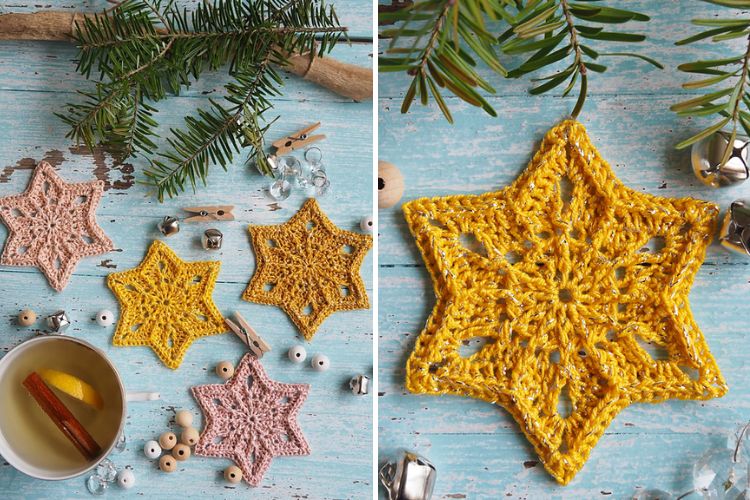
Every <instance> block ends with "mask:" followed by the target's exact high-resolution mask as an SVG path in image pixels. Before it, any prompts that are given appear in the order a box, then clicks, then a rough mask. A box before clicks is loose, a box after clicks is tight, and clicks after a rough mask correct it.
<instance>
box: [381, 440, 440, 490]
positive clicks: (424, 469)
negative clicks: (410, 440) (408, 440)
mask: <svg viewBox="0 0 750 500" xmlns="http://www.w3.org/2000/svg"><path fill="white" fill-rule="evenodd" d="M436 477H437V471H436V470H435V466H434V465H432V464H431V463H430V461H429V460H427V459H426V458H424V457H421V456H419V455H417V454H416V453H412V452H410V451H402V452H400V453H399V455H398V457H397V460H396V462H395V463H394V462H388V463H386V464H385V465H384V466H383V467H382V468H381V469H380V482H381V483H383V486H385V489H386V490H388V499H389V500H430V499H431V498H432V490H433V488H434V487H435V478H436Z"/></svg>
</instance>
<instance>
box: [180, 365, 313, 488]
mask: <svg viewBox="0 0 750 500" xmlns="http://www.w3.org/2000/svg"><path fill="white" fill-rule="evenodd" d="M309 390H310V386H309V385H307V384H283V383H281V382H276V381H274V380H271V379H269V378H268V375H266V372H265V371H263V367H262V366H261V364H260V361H259V360H258V358H256V357H255V356H254V355H253V354H251V353H248V354H246V355H245V357H243V358H242V361H240V364H239V366H238V367H237V370H236V371H235V373H234V376H233V377H232V378H231V379H229V381H227V382H226V383H224V384H211V385H199V386H196V387H193V389H192V391H193V396H194V397H195V399H196V400H197V401H198V404H199V405H200V407H201V409H202V410H203V414H204V415H205V425H204V428H203V431H202V432H201V434H200V439H199V440H198V443H197V444H196V445H195V454H196V455H201V456H204V457H223V458H229V459H231V460H233V461H234V462H235V463H236V464H237V466H238V467H239V468H240V469H241V470H242V477H243V479H245V480H246V481H247V482H248V483H250V484H251V485H253V486H258V484H259V483H260V481H261V479H263V475H264V474H265V473H266V470H268V468H269V467H270V466H271V460H272V459H273V458H274V457H281V456H292V455H309V454H310V446H309V445H308V444H307V441H305V436H304V435H303V434H302V430H301V429H300V428H299V425H298V424H297V420H296V417H297V412H298V411H299V409H300V407H302V403H304V402H305V399H306V398H307V393H308V391H309Z"/></svg>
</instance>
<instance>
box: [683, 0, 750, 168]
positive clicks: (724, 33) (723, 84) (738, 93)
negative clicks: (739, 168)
mask: <svg viewBox="0 0 750 500" xmlns="http://www.w3.org/2000/svg"><path fill="white" fill-rule="evenodd" d="M703 1H705V2H708V3H712V4H714V5H718V6H722V7H729V8H733V9H745V10H746V9H750V1H749V0H703ZM693 24H695V25H696V26H703V27H707V28H708V29H706V30H704V31H702V32H700V33H698V34H695V35H693V36H690V37H688V38H685V39H683V40H680V41H679V42H677V45H687V44H690V43H693V42H697V41H699V40H706V39H709V40H711V41H712V42H722V41H725V40H732V39H736V38H744V39H745V40H746V43H745V45H744V48H745V50H744V52H743V53H739V54H736V55H734V56H731V57H724V58H721V59H705V60H699V61H694V62H690V63H685V64H681V65H680V66H678V69H680V70H681V71H684V72H686V73H689V74H697V75H704V76H702V77H700V79H699V80H693V81H690V82H687V83H684V84H683V85H682V87H683V88H685V89H706V90H705V93H704V94H702V95H700V96H697V97H693V98H690V99H688V100H686V101H683V102H681V103H679V104H675V105H673V106H672V107H671V108H670V109H672V111H675V112H676V113H677V114H678V115H680V116H694V117H703V116H716V119H717V121H715V123H713V124H712V125H710V126H709V127H707V128H705V129H703V130H701V131H700V132H698V133H697V134H695V135H694V136H692V137H689V138H687V139H685V140H684V141H682V142H680V143H679V144H678V145H677V148H678V149H682V148H686V147H688V146H690V145H691V144H693V143H695V142H698V141H700V140H701V139H703V138H705V137H708V136H710V135H711V134H714V133H716V132H718V131H719V130H721V129H723V128H724V127H726V126H727V125H730V126H731V128H732V132H731V137H730V140H729V141H728V147H727V148H726V150H725V152H724V155H725V158H724V161H726V159H728V157H729V155H730V154H731V153H732V148H731V147H729V146H731V145H732V144H734V139H735V137H736V136H737V126H738V124H739V125H740V126H741V127H742V128H743V130H744V131H745V134H747V135H749V136H750V88H748V86H749V85H748V64H750V18H731V19H717V18H710V19H693Z"/></svg>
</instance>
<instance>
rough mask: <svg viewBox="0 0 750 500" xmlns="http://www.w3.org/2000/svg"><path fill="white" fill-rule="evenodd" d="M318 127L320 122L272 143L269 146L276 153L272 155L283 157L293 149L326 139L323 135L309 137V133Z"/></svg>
mask: <svg viewBox="0 0 750 500" xmlns="http://www.w3.org/2000/svg"><path fill="white" fill-rule="evenodd" d="M318 127H320V122H317V123H314V124H312V125H310V126H309V127H307V128H303V129H302V130H298V131H297V132H295V133H293V134H290V135H288V136H286V137H284V138H283V139H279V140H278V141H274V142H273V143H271V145H272V146H273V147H274V148H276V152H275V153H274V154H275V155H276V156H284V155H287V154H289V153H291V152H292V151H294V150H295V149H299V148H301V147H304V146H307V145H308V144H312V143H313V142H317V141H322V140H323V139H325V138H326V136H325V135H323V134H319V135H310V132H312V131H313V130H315V129H316V128H318Z"/></svg>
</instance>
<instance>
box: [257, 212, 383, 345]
mask: <svg viewBox="0 0 750 500" xmlns="http://www.w3.org/2000/svg"><path fill="white" fill-rule="evenodd" d="M250 235H251V237H252V241H253V248H254V249H255V259H256V261H257V269H256V271H255V274H254V275H253V278H252V279H251V280H250V284H249V285H248V287H247V289H246V290H245V293H244V294H243V295H242V298H243V299H245V300H247V301H251V302H257V303H259V304H270V305H276V306H279V307H280V308H281V309H283V310H284V311H285V312H286V313H287V314H288V315H289V317H290V318H291V319H292V321H293V322H294V324H295V325H297V328H299V330H300V332H302V335H304V337H305V339H307V340H310V339H312V337H313V335H315V332H316V330H317V329H318V327H319V326H320V324H321V323H322V322H323V320H324V319H326V318H327V317H328V316H329V315H331V314H333V313H334V312H336V311H342V310H351V309H368V308H369V307H370V302H369V300H368V298H367V290H365V284H364V283H363V282H362V278H361V277H360V276H359V268H360V266H361V265H362V260H363V259H364V258H365V255H367V251H368V250H369V249H370V247H371V246H372V237H371V236H370V235H364V234H357V233H354V232H351V231H345V230H343V229H339V228H338V227H336V226H335V225H334V224H333V222H331V220H330V219H329V218H328V217H326V214H324V213H323V212H322V211H321V210H320V207H319V206H318V203H317V202H316V201H315V199H314V198H310V199H309V200H307V201H306V202H305V204H304V205H303V206H302V208H300V210H299V212H297V213H296V214H295V215H294V217H292V218H291V219H289V220H288V221H287V222H285V223H284V224H280V225H278V226H250Z"/></svg>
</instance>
